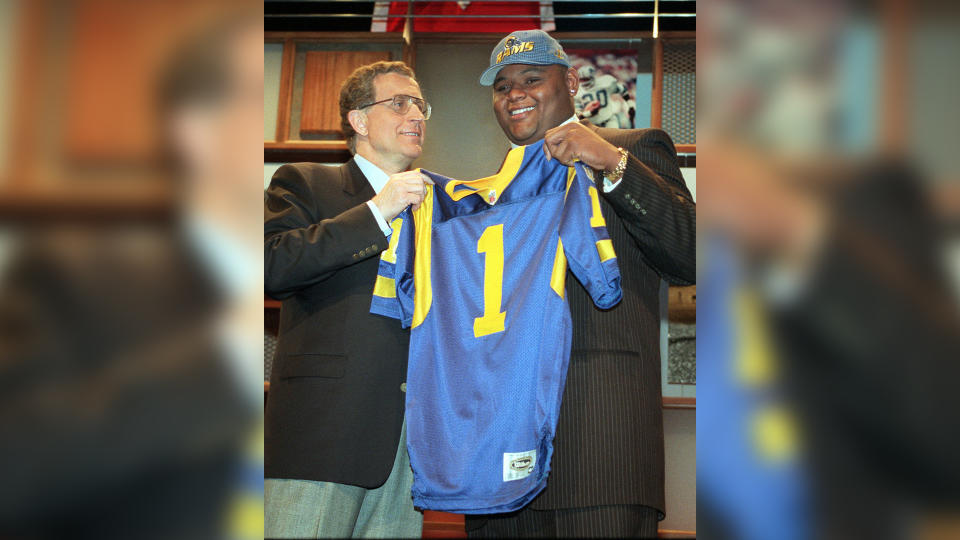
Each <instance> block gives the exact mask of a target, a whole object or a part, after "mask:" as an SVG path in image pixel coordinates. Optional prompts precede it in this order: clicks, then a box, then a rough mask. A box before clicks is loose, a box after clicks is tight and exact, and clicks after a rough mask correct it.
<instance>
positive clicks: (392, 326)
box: [264, 62, 431, 538]
mask: <svg viewBox="0 0 960 540" xmlns="http://www.w3.org/2000/svg"><path fill="white" fill-rule="evenodd" d="M428 118H430V105H429V104H428V103H427V102H426V101H424V99H423V97H422V96H421V94H420V87H419V85H418V84H417V81H416V79H415V77H414V73H413V71H411V70H410V68H409V67H407V66H406V65H405V64H404V63H403V62H377V63H374V64H370V65H367V66H363V67H360V68H358V69H357V70H356V71H354V72H353V73H352V74H351V75H350V77H348V78H347V80H346V81H344V83H343V85H342V87H341V89H340V121H341V129H342V130H343V132H344V134H345V135H346V138H347V142H348V146H349V148H350V151H351V152H352V153H354V157H353V159H351V160H350V161H348V162H347V163H345V164H343V165H341V166H339V167H332V166H326V165H319V164H314V163H294V164H289V165H284V166H283V167H281V168H280V169H279V170H277V172H276V174H274V176H273V179H272V180H271V181H270V186H269V188H268V189H267V192H266V204H265V210H264V220H265V221H264V280H265V281H264V283H265V290H266V293H267V294H268V295H270V296H272V297H274V298H278V299H282V300H283V306H282V309H281V312H280V334H279V338H278V343H277V353H276V357H275V359H274V362H273V370H272V373H271V377H270V379H271V384H270V392H269V396H268V398H267V403H266V413H265V414H266V432H265V435H264V451H265V471H264V489H265V502H264V505H265V506H264V514H265V536H266V537H268V538H281V537H283V538H319V537H351V536H353V537H356V536H361V537H374V536H378V537H416V538H419V537H420V535H421V528H422V523H423V517H422V515H421V514H420V513H419V512H417V511H416V510H415V509H414V507H413V501H412V499H411V496H410V486H411V483H412V481H413V475H412V472H411V470H410V463H409V458H408V456H407V450H406V440H405V439H406V437H405V427H406V426H405V423H404V421H403V411H404V392H405V391H406V383H405V381H406V373H407V349H408V345H409V331H407V330H403V329H401V327H400V325H398V324H396V321H394V320H392V319H388V318H386V317H380V316H377V315H372V314H370V295H371V292H372V291H373V287H374V282H375V281H376V277H377V267H378V264H379V256H378V255H379V254H380V252H381V251H383V250H385V249H386V248H387V245H388V237H389V236H390V233H391V228H390V225H389V224H390V222H391V221H392V220H393V219H394V218H395V217H396V216H397V214H399V213H400V212H401V211H403V209H404V208H406V207H407V206H410V205H413V206H414V208H417V207H418V206H419V204H420V203H421V202H422V201H423V197H424V194H425V193H426V185H425V184H427V183H431V182H430V180H429V178H428V177H426V176H425V175H422V174H421V173H419V172H418V171H410V170H409V168H410V164H411V163H412V162H413V161H414V160H415V159H416V158H418V157H419V156H420V154H421V152H422V150H423V139H424V135H425V128H426V125H425V122H426V120H427V119H428Z"/></svg>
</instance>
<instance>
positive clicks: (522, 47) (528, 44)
mask: <svg viewBox="0 0 960 540" xmlns="http://www.w3.org/2000/svg"><path fill="white" fill-rule="evenodd" d="M532 50H533V42H532V41H520V40H519V39H517V37H516V36H507V39H506V41H504V42H503V50H502V51H500V53H499V54H497V63H498V64H499V63H500V61H501V60H503V59H504V58H506V57H507V56H510V55H512V54H517V53H521V52H527V51H532Z"/></svg>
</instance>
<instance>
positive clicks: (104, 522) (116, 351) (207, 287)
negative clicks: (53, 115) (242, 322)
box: [0, 224, 253, 538]
mask: <svg viewBox="0 0 960 540" xmlns="http://www.w3.org/2000/svg"><path fill="white" fill-rule="evenodd" d="M18 239H19V240H20V242H19V244H18V249H17V251H16V252H14V253H12V254H11V255H12V257H11V260H10V261H9V265H8V267H6V268H5V269H4V270H5V271H4V273H3V282H2V284H0V328H2V329H3V331H2V332H0V351H2V353H0V358H2V361H0V440H3V446H2V450H0V458H2V459H0V477H2V478H3V486H4V489H0V537H3V538H64V537H69V538H127V537H129V536H130V535H131V531H136V536H138V537H142V538H218V537H221V536H222V534H221V531H222V529H223V526H222V518H221V516H222V513H223V509H224V506H225V505H226V503H227V502H228V500H229V499H230V498H231V496H232V495H233V492H234V491H235V485H236V472H237V471H236V469H235V468H233V466H234V465H235V464H236V459H237V457H238V455H239V449H240V448H241V446H240V444H241V442H242V441H243V439H244V437H245V436H247V434H248V424H247V421H248V419H249V418H250V417H251V412H253V411H251V410H250V407H249V405H248V404H247V403H245V401H244V400H243V396H242V395H241V394H240V392H239V389H238V388H237V386H236V384H235V383H234V379H233V378H232V377H231V374H230V373H229V369H228V366H227V365H226V364H225V358H224V356H223V350H222V349H221V347H220V345H219V344H218V338H217V335H216V332H215V327H214V323H215V322H216V317H218V316H219V313H218V310H219V309H220V296H219V294H217V292H216V289H217V284H216V283H215V282H213V281H211V279H210V276H209V275H208V274H207V273H206V271H205V270H204V269H203V268H202V261H201V260H200V258H199V257H198V256H197V253H196V252H195V251H194V250H193V249H192V248H191V246H190V245H189V243H188V242H187V241H186V238H184V237H183V236H181V235H180V234H177V233H176V231H174V230H172V228H171V227H169V226H166V225H162V224H161V225H145V226H142V225H137V226H134V227H130V228H129V230H128V229H127V227H123V228H117V229H113V228H111V229H108V228H97V227H90V228H86V227H82V226H81V227H77V226H74V225H73V224H67V225H66V226H62V227H49V228H43V229H41V230H39V231H38V230H32V231H30V232H29V233H26V234H24V235H23V236H21V237H18Z"/></svg>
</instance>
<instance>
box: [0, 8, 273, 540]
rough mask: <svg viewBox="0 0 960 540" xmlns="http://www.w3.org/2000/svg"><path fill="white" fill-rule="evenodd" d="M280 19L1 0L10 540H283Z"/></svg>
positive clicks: (0, 429)
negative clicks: (273, 118) (267, 335)
mask: <svg viewBox="0 0 960 540" xmlns="http://www.w3.org/2000/svg"><path fill="white" fill-rule="evenodd" d="M262 16H263V8H262V4H260V3H258V2H243V1H241V2H195V1H184V0H162V1H159V0H145V1H137V2H127V1H119V0H84V1H76V2H73V1H47V0H38V1H16V0H8V1H4V2H0V29H2V31H0V41H2V43H0V77H2V79H3V80H4V84H3V85H0V218H2V225H0V227H2V228H0V440H2V441H3V443H2V444H0V478H2V480H0V538H54V537H57V538H59V537H81V538H87V537H89V538H260V537H262V526H263V516H262V489H263V488H262V483H261V482H262V467H263V464H262V435H261V432H262V428H261V424H262V419H261V415H262V407H263V405H262V401H261V399H262V395H263V394H262V392H263V386H262V381H261V378H260V377H261V375H260V374H261V370H262V356H261V355H260V346H261V341H260V336H261V334H260V326H261V325H262V323H263V307H262V306H263V300H262V298H263V297H262V294H263V293H262V270H261V269H262V251H261V250H260V237H261V234H262V232H261V231H262V229H261V220H260V217H259V216H260V215H261V211H262V210H261V209H262V187H261V177H260V174H261V173H260V159H261V158H260V156H261V146H260V140H259V133H260V131H261V129H262V122H263V117H262V114H261V112H260V111H261V109H260V107H261V103H262V100H263V49H262V46H261V43H262V37H263V19H262ZM254 218H255V219H254Z"/></svg>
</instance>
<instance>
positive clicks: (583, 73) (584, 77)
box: [577, 64, 597, 88]
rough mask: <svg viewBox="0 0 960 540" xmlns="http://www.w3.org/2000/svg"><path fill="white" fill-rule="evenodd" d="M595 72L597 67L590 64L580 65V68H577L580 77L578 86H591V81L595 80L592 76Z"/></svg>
mask: <svg viewBox="0 0 960 540" xmlns="http://www.w3.org/2000/svg"><path fill="white" fill-rule="evenodd" d="M596 74H597V68H595V67H593V66H591V65H590V64H587V65H585V66H581V67H580V69H578V70H577V76H579V77H580V86H582V87H584V88H592V87H593V83H594V82H595V79H594V77H595V76H596Z"/></svg>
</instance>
